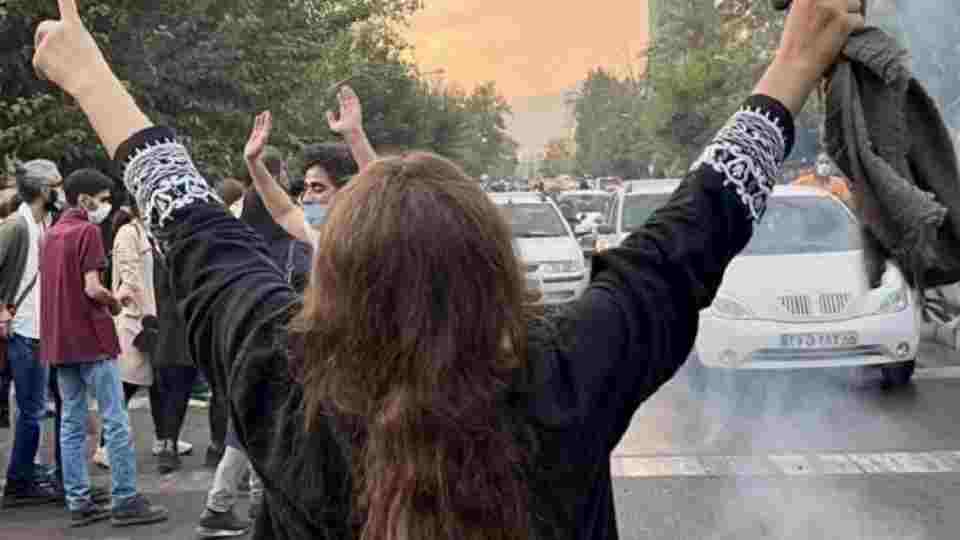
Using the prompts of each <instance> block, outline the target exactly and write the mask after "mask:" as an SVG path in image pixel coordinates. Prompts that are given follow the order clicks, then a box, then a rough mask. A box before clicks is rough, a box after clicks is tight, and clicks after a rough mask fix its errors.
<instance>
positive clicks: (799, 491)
mask: <svg viewBox="0 0 960 540" xmlns="http://www.w3.org/2000/svg"><path fill="white" fill-rule="evenodd" d="M736 388H737V393H731V392H729V391H727V389H714V390H712V391H711V390H710V389H708V390H707V391H706V392H705V393H698V392H696V391H694V390H692V389H691V386H690V385H689V383H688V381H687V378H686V374H685V373H684V372H681V373H680V374H678V376H677V377H676V378H675V379H674V380H673V381H671V382H670V383H669V384H668V385H666V386H665V387H664V388H663V389H661V391H660V392H659V393H658V394H657V395H656V396H654V397H653V398H652V399H651V400H650V401H648V402H647V403H646V404H644V406H643V407H642V408H641V409H640V410H639V411H638V412H637V414H636V415H635V417H634V420H633V423H632V425H631V427H630V430H629V431H628V433H627V434H626V435H625V437H624V439H623V441H622V442H621V444H620V446H619V448H618V449H617V452H616V453H615V455H614V457H613V459H612V460H611V468H612V470H613V473H614V475H615V477H616V480H615V489H616V495H617V503H618V517H619V525H620V532H621V538H623V539H624V540H640V539H666V540H687V539H689V540H720V539H724V540H725V539H730V540H733V539H737V540H758V539H790V540H793V539H798V540H799V539H818V540H819V539H838V540H839V539H843V540H861V539H862V540H888V539H889V540H893V539H896V540H903V539H917V540H919V539H937V540H940V539H942V540H955V539H956V538H958V536H960V533H958V532H957V531H960V512H958V511H956V509H958V508H960V427H958V426H957V423H956V420H955V419H956V417H957V414H956V412H955V411H956V410H957V408H958V404H960V399H958V398H957V396H958V394H960V355H958V354H957V353H953V352H950V351H945V350H943V349H936V348H930V347H927V348H926V349H925V351H924V354H923V356H922V357H921V369H920V370H919V371H918V376H917V378H916V380H915V382H914V383H913V384H912V385H911V386H909V387H907V388H904V389H901V390H899V391H892V392H891V391H886V390H884V389H882V388H881V387H880V384H879V377H878V376H876V374H874V373H870V372H849V371H846V370H844V371H840V372H820V373H814V372H790V373H775V374H769V373H768V374H763V375H762V376H756V377H749V378H748V379H747V380H746V381H744V382H743V383H741V384H739V385H738V386H737V387H736ZM139 403H140V404H142V403H143V400H139ZM205 412H206V411H205V410H204V409H201V408H192V409H191V412H190V415H189V418H188V423H187V426H186V431H185V435H184V439H185V440H189V441H191V442H193V443H195V444H196V449H195V452H194V454H193V455H192V456H188V457H185V458H184V464H185V467H184V469H183V470H182V471H180V472H179V473H176V474H174V475H170V476H168V477H159V476H158V475H157V474H156V473H155V472H154V471H153V466H154V462H153V458H152V457H151V456H150V455H149V447H150V444H151V443H152V428H151V422H150V419H149V412H148V411H146V410H144V409H136V410H134V411H133V412H132V418H133V422H134V430H135V433H136V434H137V436H138V443H137V448H138V456H139V460H138V462H139V465H140V485H141V488H142V490H143V491H144V492H145V493H146V494H147V495H148V496H149V497H150V498H151V499H152V500H154V501H155V502H158V503H161V504H165V505H167V506H168V507H169V508H170V510H171V515H172V517H173V519H172V520H171V521H170V522H168V523H165V524H160V525H151V526H146V527H141V528H134V529H112V528H110V527H109V525H107V524H101V525H95V526H92V527H88V528H84V529H78V530H70V529H66V528H65V523H66V518H67V515H66V513H65V511H63V510H62V509H60V508H58V507H54V506H47V507H40V508H31V509H18V510H7V511H0V539H3V540H26V539H40V538H42V539H47V538H57V539H91V540H92V539H98V540H102V539H108V540H120V539H125V538H137V539H144V540H146V539H174V538H175V539H180V538H184V539H188V538H194V527H195V524H196V519H197V517H198V516H199V513H200V511H201V510H202V507H203V504H204V497H205V494H206V490H207V488H208V487H209V485H210V481H211V477H212V472H211V471H209V470H207V469H205V468H203V466H202V463H203V452H204V450H205V448H206V441H207V440H208V437H209V435H208V432H207V423H206V416H205ZM11 436H12V433H11V432H10V431H7V430H4V431H0V454H2V455H0V466H3V467H5V459H6V457H7V454H8V453H9V446H10V438H11ZM4 470H5V469H4ZM96 474H98V475H101V474H102V473H100V472H97V473H96ZM105 480H106V478H105V477H102V476H101V477H100V481H101V482H105ZM238 510H239V511H240V512H241V513H242V512H244V511H245V510H246V502H242V503H241V505H240V507H239V508H238Z"/></svg>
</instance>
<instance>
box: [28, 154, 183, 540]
mask: <svg viewBox="0 0 960 540" xmlns="http://www.w3.org/2000/svg"><path fill="white" fill-rule="evenodd" d="M65 188H66V189H65V190H66V195H67V204H68V205H69V208H68V209H67V210H66V212H64V214H63V215H62V216H61V218H60V221H59V222H57V224H56V225H54V226H53V227H51V228H50V229H49V230H48V232H47V234H46V238H45V240H44V244H43V248H42V249H41V252H40V269H41V272H40V279H39V287H40V293H41V295H40V327H41V328H43V340H42V341H41V342H40V358H41V360H42V361H43V362H44V364H46V365H52V366H56V367H57V380H58V383H59V387H60V393H61V397H62V399H63V419H62V420H61V429H60V446H61V453H62V459H63V483H64V489H65V491H66V502H67V506H68V508H69V509H70V517H71V525H72V526H81V525H87V524H90V523H93V522H96V521H100V520H103V519H107V518H111V517H112V519H113V524H114V525H116V526H122V525H134V524H141V523H154V522H157V521H163V520H166V519H167V510H166V509H165V508H162V507H158V506H153V505H151V504H150V503H149V502H148V501H147V499H146V498H145V497H143V495H141V494H139V493H138V491H137V464H136V456H135V455H134V450H133V441H132V440H131V435H130V418H129V417H128V416H127V410H126V408H125V407H124V399H123V386H122V384H121V381H120V372H119V369H118V366H117V358H118V357H119V355H120V343H119V340H118V338H117V329H116V326H115V325H114V322H113V317H114V316H116V315H119V314H120V312H121V305H120V302H119V301H118V300H117V298H116V297H114V295H113V294H112V293H111V292H110V290H109V289H107V288H106V287H104V286H103V282H102V281H101V273H102V272H103V270H104V269H105V267H106V263H107V258H106V250H105V249H104V246H103V238H102V235H101V234H100V229H99V227H98V225H100V224H101V223H103V221H104V220H105V219H106V218H107V216H108V215H109V214H110V210H111V195H110V191H111V188H113V181H112V180H110V179H109V178H108V177H106V176H104V175H103V174H101V173H99V172H98V171H95V170H92V169H82V170H79V171H76V172H74V173H73V174H71V175H70V176H69V177H68V178H67V181H66V186H65ZM88 389H92V390H93V393H94V395H95V397H96V399H97V404H98V409H99V412H100V415H101V416H102V419H103V426H104V433H105V435H106V446H107V453H108V455H109V458H110V465H111V467H110V475H111V480H112V490H111V496H112V497H111V498H112V502H113V505H112V509H111V510H109V511H108V510H107V509H106V508H105V507H102V506H99V505H98V504H97V503H96V502H95V500H94V498H93V497H92V495H91V490H90V477H89V474H88V470H87V452H86V448H87V440H86V439H87V430H86V427H87V415H88V409H87V391H88Z"/></svg>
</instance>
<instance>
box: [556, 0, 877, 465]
mask: <svg viewBox="0 0 960 540" xmlns="http://www.w3.org/2000/svg"><path fill="white" fill-rule="evenodd" d="M858 10H859V2H853V1H850V2H848V0H796V1H795V2H794V8H793V11H792V13H791V14H790V16H789V19H788V22H787V27H786V31H785V33H784V36H783V40H782V44H781V47H780V49H779V51H778V54H777V57H776V60H775V61H774V63H773V64H772V65H771V66H770V68H769V69H768V70H767V73H766V75H765V76H764V77H763V79H762V80H761V81H760V83H759V84H758V85H757V87H756V90H755V93H754V95H752V96H751V97H750V98H749V99H747V100H746V101H745V102H744V104H743V106H742V107H741V108H740V110H739V111H737V112H736V113H735V114H734V115H733V116H732V117H731V118H730V120H729V121H728V122H727V124H726V125H725V126H724V127H723V128H722V129H721V130H720V131H719V133H717V135H716V136H715V137H714V139H713V141H712V142H711V143H709V144H708V145H707V147H706V148H705V150H704V151H703V153H702V154H701V156H700V158H699V159H698V160H697V161H696V162H695V163H694V164H693V166H692V167H691V169H690V172H689V173H688V174H687V177H686V179H685V180H684V181H683V182H682V183H681V185H680V187H679V188H678V189H677V191H676V192H675V193H674V195H673V197H672V198H671V200H670V201H669V202H668V204H666V205H665V206H664V207H663V208H661V209H660V210H659V211H657V212H656V213H655V214H654V215H653V216H652V217H651V219H650V220H649V221H648V223H647V226H646V227H644V228H643V229H642V230H641V231H638V232H636V233H633V234H631V235H630V236H629V237H628V238H627V239H626V240H625V241H624V242H623V245H622V247H620V248H617V249H613V250H610V251H609V252H606V253H605V254H603V255H601V256H598V257H597V258H596V260H595V262H594V266H593V281H592V283H591V286H590V287H589V288H588V290H587V291H586V292H585V293H584V295H583V297H582V298H581V300H580V301H579V302H578V304H577V305H576V306H574V308H573V309H572V310H570V311H569V312H568V313H567V314H566V315H565V316H563V317H562V318H561V319H560V325H561V329H562V330H561V332H560V335H561V336H562V337H561V339H565V342H564V343H562V346H561V347H560V349H559V352H558V354H559V355H560V358H561V360H562V361H560V362H557V363H556V365H557V366H558V368H557V369H558V370H559V371H558V372H556V373H555V374H554V376H555V377H558V385H557V386H558V387H560V388H564V389H565V391H567V392H569V389H573V391H575V392H576V399H575V400H573V402H575V403H577V404H578V407H579V412H578V416H577V417H578V418H579V419H580V420H582V422H583V428H584V429H588V430H590V433H591V436H593V437H594V439H595V440H597V441H598V442H600V443H601V444H602V446H600V447H597V448H598V450H601V449H602V451H605V452H609V451H611V450H612V449H613V448H614V447H615V445H616V444H617V443H618V442H619V440H620V438H621V437H622V435H623V433H624V432H625V431H626V429H627V427H628V426H629V423H630V419H631V417H632V416H633V413H634V412H635V411H636V410H637V408H638V407H639V406H640V404H641V403H642V402H643V401H644V400H645V399H646V398H648V397H649V396H650V395H651V394H652V393H653V392H655V391H656V390H657V388H659V387H660V386H661V385H662V384H664V383H665V382H667V381H668V380H669V379H670V378H671V377H672V376H673V375H674V373H676V371H677V369H679V367H680V366H681V365H682V364H683V362H684V361H685V360H686V359H687V357H688V356H689V354H690V352H691V350H692V348H693V344H694V340H695V338H696V334H697V327H698V324H699V312H700V311H701V310H702V309H705V308H707V307H709V305H710V304H711V303H712V301H713V298H714V296H715V294H716V292H717V289H718V288H719V286H720V283H721V280H722V279H723V274H724V271H725V270H726V268H727V265H728V264H729V263H730V261H731V260H732V259H733V258H734V257H735V256H736V255H737V254H738V253H739V252H740V251H741V250H742V249H743V248H744V247H745V246H746V244H747V242H748V241H749V239H750V237H751V234H752V232H753V226H754V224H755V223H756V222H757V220H759V219H761V218H762V216H763V214H764V210H765V208H766V203H767V197H768V196H769V194H770V193H771V191H772V190H773V186H774V184H775V182H776V178H777V177H778V176H779V175H780V172H781V166H782V164H783V161H784V160H785V158H786V156H787V155H788V154H789V152H790V149H791V146H792V144H793V140H794V126H793V114H795V113H797V112H798V111H799V110H800V109H801V108H802V107H803V104H804V101H805V100H806V98H807V96H808V94H809V93H810V92H811V91H812V89H813V88H815V86H816V84H817V81H818V80H819V79H820V77H821V76H822V75H823V73H824V72H825V71H826V70H827V69H828V67H829V66H830V65H831V63H832V62H833V60H834V59H835V58H836V56H837V55H838V54H839V51H840V49H841V48H842V46H843V44H844V43H845V41H846V39H847V37H848V36H849V34H850V32H851V31H852V30H853V29H854V28H857V27H858V26H861V25H862V24H863V19H862V18H861V17H860V16H859V15H855V14H854V13H856V12H857V11H858ZM559 381H563V382H562V383H559ZM565 399H566V401H567V402H570V401H571V400H570V397H569V396H566V398H565Z"/></svg>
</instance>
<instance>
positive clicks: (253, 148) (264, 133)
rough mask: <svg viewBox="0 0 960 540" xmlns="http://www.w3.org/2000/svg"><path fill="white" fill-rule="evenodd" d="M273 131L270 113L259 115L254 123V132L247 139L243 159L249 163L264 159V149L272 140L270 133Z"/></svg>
mask: <svg viewBox="0 0 960 540" xmlns="http://www.w3.org/2000/svg"><path fill="white" fill-rule="evenodd" d="M272 130H273V115H271V114H270V111H266V112H264V113H261V114H258V115H257V118H256V120H254V122H253V130H252V131H251V132H250V138H249V139H247V145H246V146H245V147H244V149H243V158H244V159H246V160H247V162H248V163H252V162H256V161H259V160H260V158H261V157H263V149H264V148H265V147H266V146H267V142H268V141H269V140H270V132H271V131H272Z"/></svg>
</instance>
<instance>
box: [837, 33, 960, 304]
mask: <svg viewBox="0 0 960 540" xmlns="http://www.w3.org/2000/svg"><path fill="white" fill-rule="evenodd" d="M843 54H844V58H843V59H842V60H841V61H840V62H839V63H838V64H837V66H836V67H835V71H834V72H833V73H832V76H831V78H830V81H829V83H828V85H827V93H826V97H827V115H826V144H827V150H828V152H829V153H830V155H831V157H832V158H833V159H834V161H836V163H837V165H838V166H839V167H840V168H841V169H842V170H843V172H844V173H845V174H846V176H847V177H848V178H849V179H850V181H851V188H852V189H851V191H852V194H853V200H854V206H855V207H856V212H857V213H858V214H859V217H860V220H861V222H862V223H863V224H864V228H865V231H864V232H865V236H866V237H867V245H868V247H871V248H872V251H875V252H876V253H873V254H870V253H868V257H867V259H868V261H867V271H868V274H869V275H868V277H869V278H870V281H871V284H872V285H873V286H877V285H879V282H880V277H881V276H882V274H883V269H884V264H883V263H884V262H885V261H886V260H893V261H895V262H896V263H897V265H898V266H899V267H900V268H901V269H902V270H903V271H904V274H905V276H906V279H907V281H908V282H909V283H910V285H911V286H913V287H914V288H916V289H919V290H923V289H926V288H929V287H936V286H940V285H945V284H948V283H955V282H957V281H960V171H958V166H957V156H956V152H955V149H954V145H953V142H952V140H951V137H950V133H949V132H948V131H947V128H946V126H945V125H944V122H943V119H942V118H941V115H940V112H939V111H938V109H937V106H936V105H935V104H934V102H933V100H932V99H931V98H930V96H929V95H928V94H927V92H926V90H925V89H924V88H923V86H922V85H921V84H920V82H919V81H917V79H916V78H915V77H914V76H913V75H912V74H911V73H910V71H909V69H908V67H907V63H906V54H907V52H906V51H905V50H904V49H903V48H902V47H900V46H899V45H898V44H897V42H896V40H895V39H894V38H893V37H891V36H889V35H887V34H886V33H884V32H883V31H882V30H879V29H877V28H867V29H866V30H864V31H862V32H859V33H857V34H855V35H853V36H852V37H851V38H850V41H849V42H848V43H847V45H846V47H845V48H844V51H843Z"/></svg>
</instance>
